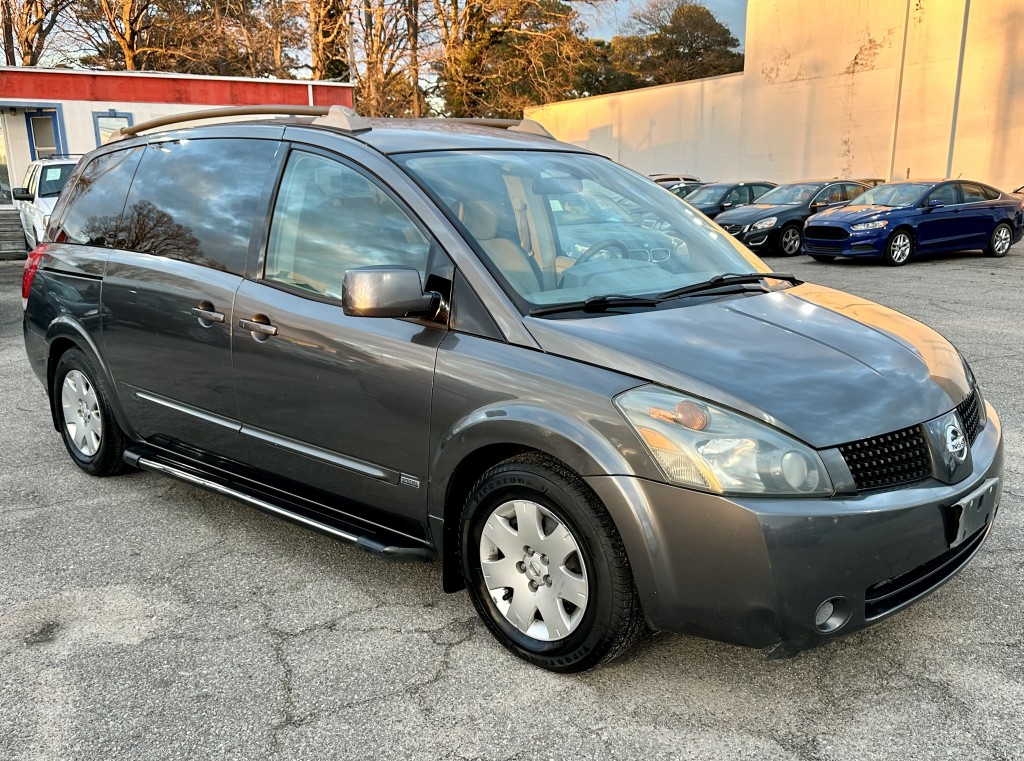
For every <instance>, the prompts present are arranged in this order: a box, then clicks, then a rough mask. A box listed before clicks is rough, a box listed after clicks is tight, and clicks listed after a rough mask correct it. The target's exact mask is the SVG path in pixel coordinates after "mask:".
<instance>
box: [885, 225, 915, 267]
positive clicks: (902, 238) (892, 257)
mask: <svg viewBox="0 0 1024 761" xmlns="http://www.w3.org/2000/svg"><path fill="white" fill-rule="evenodd" d="M913 253H914V241H913V239H912V238H911V237H910V233H909V232H907V231H906V230H897V231H896V232H894V233H893V234H892V237H891V238H889V242H888V243H886V244H885V252H884V253H883V254H882V261H884V262H885V263H886V264H887V265H889V266H890V267H899V266H901V265H904V264H906V263H907V260H908V259H909V258H910V256H911V255H912V254H913Z"/></svg>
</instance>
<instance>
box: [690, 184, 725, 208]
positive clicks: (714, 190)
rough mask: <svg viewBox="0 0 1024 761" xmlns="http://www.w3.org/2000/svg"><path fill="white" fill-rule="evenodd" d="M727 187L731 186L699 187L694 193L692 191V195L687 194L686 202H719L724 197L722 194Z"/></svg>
mask: <svg viewBox="0 0 1024 761" xmlns="http://www.w3.org/2000/svg"><path fill="white" fill-rule="evenodd" d="M727 187H729V186H728V185H705V186H704V187H702V188H697V190H695V191H693V192H692V193H690V195H688V196H686V202H687V203H692V204H700V203H718V201H719V200H720V199H721V198H722V194H723V193H724V192H725V189H726V188H727Z"/></svg>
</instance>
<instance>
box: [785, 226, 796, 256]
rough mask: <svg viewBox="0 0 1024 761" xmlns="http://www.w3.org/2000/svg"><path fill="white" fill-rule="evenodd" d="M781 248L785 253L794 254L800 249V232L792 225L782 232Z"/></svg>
mask: <svg viewBox="0 0 1024 761" xmlns="http://www.w3.org/2000/svg"><path fill="white" fill-rule="evenodd" d="M782 250H783V251H785V252H786V253H787V254H795V253H796V252H797V251H799V250H800V233H798V232H797V231H796V230H794V229H793V228H792V227H791V228H789V229H788V230H786V231H785V232H784V233H782Z"/></svg>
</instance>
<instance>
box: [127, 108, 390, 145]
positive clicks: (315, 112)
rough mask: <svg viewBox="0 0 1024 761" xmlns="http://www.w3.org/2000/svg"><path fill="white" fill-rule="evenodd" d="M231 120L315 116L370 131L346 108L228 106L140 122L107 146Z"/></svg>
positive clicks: (322, 121)
mask: <svg viewBox="0 0 1024 761" xmlns="http://www.w3.org/2000/svg"><path fill="white" fill-rule="evenodd" d="M230 116H316V117H318V118H317V119H316V123H317V124H324V125H326V126H329V127H334V128H336V129H341V130H345V131H346V132H358V131H361V130H365V129H369V128H370V125H369V124H368V123H367V122H366V120H365V119H363V117H361V116H359V114H357V113H356V112H355V111H353V110H352V109H351V108H348V107H347V106H331V107H330V108H327V107H326V106H228V107H225V108H208V109H206V110H204V111H188V112H186V113H182V114H172V115H170V116H161V117H160V118H158V119H150V120H149V121H145V122H139V123H138V124H133V125H132V126H130V127H121V129H119V130H118V131H117V132H115V133H114V134H113V135H112V136H111V138H110V140H109V141H108V142H114V141H115V140H121V139H123V138H126V137H131V136H132V135H138V134H140V133H142V132H147V131H148V130H151V129H157V128H159V127H167V126H170V125H172V124H184V123H185V122H195V121H201V120H203V119H223V118H225V117H230Z"/></svg>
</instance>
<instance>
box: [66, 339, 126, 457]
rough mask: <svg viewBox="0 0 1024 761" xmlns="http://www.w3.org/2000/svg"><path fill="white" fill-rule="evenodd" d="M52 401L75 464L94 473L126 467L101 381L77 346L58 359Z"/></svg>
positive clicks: (119, 434) (121, 436)
mask: <svg viewBox="0 0 1024 761" xmlns="http://www.w3.org/2000/svg"><path fill="white" fill-rule="evenodd" d="M53 400H54V406H55V408H56V412H57V422H58V424H59V426H60V431H61V433H62V434H63V436H64V446H65V447H66V448H67V450H68V454H70V455H71V459H72V460H74V463H75V465H77V466H78V467H79V468H81V469H82V470H84V471H85V472H86V473H88V474H90V475H93V476H113V475H116V474H118V473H122V472H124V471H125V470H128V466H127V465H126V464H125V463H124V461H123V460H122V459H121V458H122V455H124V449H125V437H124V434H123V433H122V432H121V429H120V428H119V427H118V425H117V421H116V420H115V419H114V415H113V414H112V413H111V411H110V406H109V404H108V402H107V395H106V390H105V386H104V385H103V381H102V380H101V377H100V375H99V373H98V372H97V371H96V369H95V368H94V367H93V365H92V362H90V361H89V358H88V357H87V356H86V355H85V354H83V353H82V352H81V351H79V350H78V349H69V350H68V351H66V352H64V354H63V355H61V358H60V360H59V361H58V362H57V370H56V372H55V373H54V376H53Z"/></svg>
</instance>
